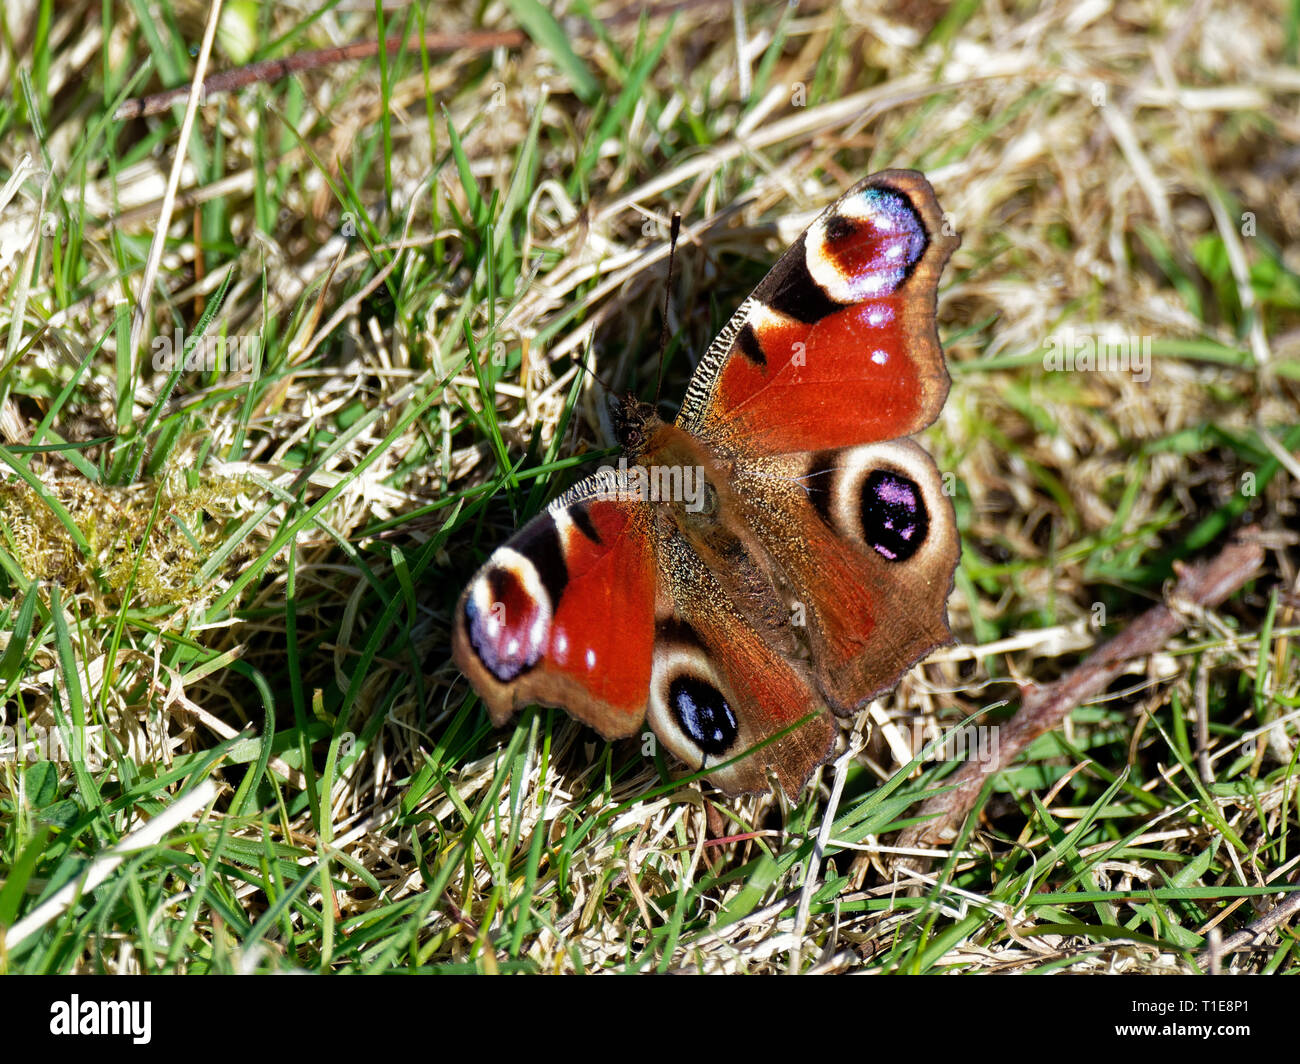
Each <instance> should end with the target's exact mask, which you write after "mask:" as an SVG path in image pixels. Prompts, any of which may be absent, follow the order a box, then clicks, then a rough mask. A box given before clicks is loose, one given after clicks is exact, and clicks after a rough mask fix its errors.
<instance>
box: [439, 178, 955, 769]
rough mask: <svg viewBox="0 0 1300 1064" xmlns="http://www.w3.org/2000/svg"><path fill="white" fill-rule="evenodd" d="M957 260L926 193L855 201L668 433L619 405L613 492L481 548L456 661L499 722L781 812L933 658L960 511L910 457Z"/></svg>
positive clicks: (599, 492) (802, 249) (831, 222)
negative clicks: (564, 727)
mask: <svg viewBox="0 0 1300 1064" xmlns="http://www.w3.org/2000/svg"><path fill="white" fill-rule="evenodd" d="M956 243H957V241H956V239H955V238H954V237H951V236H947V235H945V234H944V233H943V231H942V225H941V219H940V215H939V211H938V206H937V204H936V203H935V201H934V195H933V192H932V191H931V189H930V186H929V184H928V183H927V182H926V181H925V179H924V178H923V177H921V175H919V174H915V173H912V172H909V171H886V172H885V173H882V174H878V175H875V176H874V177H871V178H868V179H867V180H866V181H864V182H862V183H860V184H859V185H858V186H856V187H855V188H854V189H851V190H850V191H849V192H847V193H845V195H844V196H842V197H841V198H840V200H839V201H837V202H836V203H835V204H834V205H832V207H830V208H828V209H827V211H825V212H824V213H823V214H822V215H821V216H820V217H819V218H818V219H817V220H816V221H815V222H814V223H813V224H812V226H810V227H809V229H808V230H807V231H806V232H805V233H804V235H803V236H801V237H800V238H799V240H798V241H797V242H796V244H795V245H794V246H792V247H791V248H790V250H789V251H788V252H787V253H786V254H785V255H784V256H783V257H782V259H781V260H780V261H779V262H778V263H777V265H776V266H775V267H774V268H773V270H772V272H771V273H770V274H769V275H768V277H767V278H766V279H765V280H764V281H763V282H762V283H761V284H760V285H759V287H758V288H757V289H756V290H755V292H754V294H753V295H751V296H750V298H749V299H747V300H746V301H745V302H744V303H743V304H742V305H741V307H740V308H739V309H738V310H737V312H736V314H735V315H733V317H732V319H731V321H730V322H729V323H728V324H727V326H726V327H725V328H724V329H723V331H722V332H721V333H720V334H719V336H718V338H717V339H716V340H715V341H714V343H713V344H712V345H711V346H710V347H709V349H708V351H707V352H706V353H705V355H704V356H703V357H702V358H701V360H700V364H699V367H698V368H697V370H696V373H695V376H694V377H693V378H692V381H691V383H690V386H689V387H688V390H687V394H686V398H685V400H684V402H683V404H682V408H681V411H680V413H679V415H678V417H677V420H676V421H675V422H673V423H668V422H664V421H663V420H661V419H660V418H659V417H658V416H657V414H656V413H655V412H654V410H653V409H652V408H650V407H648V406H647V405H645V404H640V403H636V402H635V401H634V400H629V401H627V402H625V403H624V404H623V406H622V408H621V409H620V412H619V416H618V418H617V422H618V431H619V436H620V439H621V441H622V442H623V443H624V447H625V457H624V459H623V460H621V461H620V463H619V466H618V468H617V469H615V468H613V467H604V468H602V469H601V470H600V471H599V472H598V473H597V474H596V475H595V476H593V477H589V478H587V479H586V480H584V481H582V482H580V483H579V484H577V485H576V486H575V487H574V488H573V489H571V490H570V491H569V492H568V493H566V494H565V495H564V496H562V497H561V498H559V499H557V500H556V501H555V502H554V503H552V504H551V505H550V506H549V507H548V508H547V510H546V511H544V512H543V513H542V514H541V515H539V516H538V517H537V518H535V519H534V520H533V521H532V522H530V523H529V524H528V525H527V526H525V527H524V528H523V529H522V530H521V531H520V532H519V533H517V534H516V536H515V537H514V538H513V539H511V540H510V541H509V542H508V543H507V544H506V545H504V546H503V547H500V548H498V549H497V550H496V551H495V552H494V553H493V554H492V556H491V557H490V558H489V559H488V561H487V563H486V564H485V565H484V566H483V568H482V569H481V570H480V571H479V573H478V574H477V575H476V576H475V577H474V578H473V579H472V580H471V582H470V584H469V586H468V587H467V588H466V590H465V593H464V594H463V595H462V597H461V601H460V603H459V605H458V606H457V610H456V615H455V618H454V622H453V653H454V656H455V659H456V662H457V664H458V665H459V666H460V668H461V669H462V671H464V672H465V674H466V675H467V676H468V677H469V679H470V680H471V682H472V683H473V685H474V687H475V689H476V690H477V691H478V692H479V694H480V695H481V696H482V698H483V700H484V702H485V704H486V705H487V707H488V711H489V714H490V715H491V717H492V720H493V722H494V723H496V724H498V725H500V724H503V723H504V722H505V721H506V720H508V719H509V717H510V716H511V714H513V713H514V712H515V711H516V710H518V709H520V708H522V707H524V706H525V705H528V704H531V703H534V702H537V703H543V704H548V705H556V706H562V707H564V708H565V709H567V710H568V711H569V712H570V713H571V714H572V715H573V716H575V717H577V718H578V719H579V720H582V721H584V722H585V723H587V724H590V725H592V726H593V727H595V728H596V729H597V730H598V731H599V732H600V733H601V734H602V735H604V736H605V737H606V738H611V739H612V738H619V737H625V736H628V735H632V734H634V733H636V732H638V731H639V730H641V728H642V727H643V726H644V724H646V723H648V724H649V725H650V727H651V729H652V730H653V731H654V733H655V734H656V736H657V737H658V738H659V740H660V742H661V743H663V744H664V745H665V746H666V747H668V749H669V750H671V751H672V752H673V753H674V754H675V755H676V756H678V757H679V758H680V759H681V760H683V761H685V762H686V763H687V764H688V765H690V766H691V767H692V768H693V769H710V768H712V769H713V771H711V772H710V773H709V778H710V779H712V780H713V781H714V782H715V783H717V784H718V786H720V787H722V788H723V789H724V790H726V791H729V792H732V793H737V792H742V791H755V790H766V789H767V787H768V782H769V773H771V774H772V775H773V776H774V777H775V778H776V779H777V781H778V782H779V783H780V784H781V786H782V787H783V788H785V789H786V791H787V792H791V793H792V792H793V791H794V790H796V789H797V788H798V787H799V786H801V785H802V783H803V782H804V781H805V780H806V779H807V777H808V775H809V774H810V773H811V771H812V769H813V768H815V767H816V765H818V764H820V763H821V762H822V761H824V760H825V759H826V757H827V756H828V755H829V753H830V751H831V748H832V745H833V740H834V735H835V727H834V722H833V718H832V716H831V712H834V713H838V714H847V713H852V712H854V711H856V710H857V709H858V708H860V707H861V706H862V705H863V704H865V703H866V702H867V701H868V700H870V699H871V698H872V697H874V696H875V695H877V694H878V693H880V692H881V691H882V690H885V689H887V688H889V687H892V686H893V685H894V684H895V683H896V682H897V679H898V677H899V675H900V674H901V673H902V671H903V670H905V669H906V668H908V667H909V666H911V665H912V664H913V663H914V662H915V661H917V660H919V659H920V658H921V657H922V656H924V655H925V654H926V653H928V652H929V651H930V650H931V649H933V648H934V647H935V646H937V645H938V644H940V643H942V642H946V641H947V640H948V638H949V635H948V628H947V615H946V600H947V596H948V593H949V591H950V589H951V585H952V575H953V570H954V568H955V565H956V561H957V556H958V549H959V548H958V541H957V534H956V528H955V523H954V521H953V516H952V507H951V505H950V503H949V502H948V500H947V498H946V497H945V496H944V494H943V491H942V483H941V479H940V476H939V472H938V470H937V469H936V468H935V466H934V463H933V461H932V460H931V459H930V457H929V455H927V454H926V452H925V451H924V450H922V449H921V448H920V447H919V446H918V445H917V444H915V443H914V442H912V441H911V440H909V439H906V438H905V437H907V436H909V435H910V434H912V433H914V432H916V431H918V430H919V429H921V428H923V427H924V426H925V425H927V424H929V423H930V422H931V421H933V420H934V418H935V416H936V415H937V413H938V411H939V409H940V407H941V406H942V404H943V401H944V397H945V396H946V393H947V387H948V377H947V372H946V370H945V368H944V365H943V357H942V351H941V350H940V348H939V344H938V339H937V336H936V333H935V326H934V305H935V287H936V284H937V280H938V276H939V272H940V270H941V269H942V266H943V263H944V261H945V260H946V259H947V257H948V255H949V254H950V253H951V250H952V248H953V247H954V246H955V245H956ZM828 710H829V712H828ZM747 752H748V753H747ZM738 755H745V756H743V757H740V759H739V760H737V761H735V763H732V764H725V765H724V763H726V762H728V761H731V760H732V759H736V758H737V757H738ZM715 766H716V767H715Z"/></svg>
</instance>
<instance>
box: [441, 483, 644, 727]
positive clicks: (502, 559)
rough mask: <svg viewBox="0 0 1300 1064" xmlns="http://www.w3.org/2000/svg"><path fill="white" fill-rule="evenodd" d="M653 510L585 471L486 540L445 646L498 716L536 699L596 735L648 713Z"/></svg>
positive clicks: (499, 719)
mask: <svg viewBox="0 0 1300 1064" xmlns="http://www.w3.org/2000/svg"><path fill="white" fill-rule="evenodd" d="M649 531H650V512H649V510H648V508H647V507H646V506H645V504H643V503H640V502H636V501H625V500H614V499H610V498H602V497H600V495H599V487H598V483H597V481H596V480H595V479H594V478H592V479H588V480H585V481H583V482H582V483H581V484H579V485H578V486H577V487H576V488H574V489H573V491H571V492H570V493H569V494H568V495H565V496H563V497H562V498H560V499H558V500H556V501H555V502H554V503H552V504H551V506H550V507H548V509H547V510H546V511H545V512H544V513H542V514H540V515H539V516H538V517H536V518H534V519H533V520H532V521H531V522H529V523H528V524H527V525H526V526H525V527H524V528H523V529H521V530H520V531H519V532H518V533H517V534H516V535H515V536H514V537H513V538H512V539H511V540H510V541H509V542H508V543H506V544H505V545H504V546H502V547H499V548H498V549H497V550H495V551H494V552H493V553H492V555H491V557H490V558H488V560H487V563H486V564H485V565H484V566H483V568H482V569H480V570H479V571H478V573H477V574H476V575H475V576H474V578H473V580H471V581H470V583H469V586H468V587H466V589H465V591H464V593H463V594H462V595H461V599H460V602H459V604H458V605H457V607H456V615H455V618H454V621H453V625H452V652H453V656H454V658H455V661H456V664H457V665H458V666H459V667H460V670H461V671H462V672H463V673H464V674H465V675H466V676H467V677H469V679H470V681H471V682H472V683H473V684H474V688H475V690H477V691H478V692H479V694H480V695H481V696H482V698H483V701H484V703H485V704H486V705H487V707H488V712H489V714H490V715H491V717H492V722H493V723H494V724H496V725H497V726H500V725H502V724H504V723H505V722H506V720H507V719H509V717H510V715H511V714H512V713H514V712H515V711H516V710H518V709H522V708H523V707H524V706H527V705H529V704H531V703H533V702H540V703H542V704H544V705H550V706H560V707H562V708H564V709H566V710H568V712H569V713H571V714H572V715H573V716H574V717H576V718H578V719H579V720H581V721H583V722H584V723H586V724H590V725H591V726H592V727H594V728H595V729H596V730H597V731H599V732H600V733H601V734H602V735H603V736H605V738H607V739H614V738H622V737H624V736H627V735H631V734H633V733H634V732H635V731H636V730H637V729H638V728H639V727H640V726H641V723H642V721H643V720H644V718H645V706H646V698H647V692H648V691H649V688H650V670H651V661H652V653H653V648H654V604H655V592H656V583H657V578H656V572H655V549H654V544H653V541H652V540H651V538H650V535H649Z"/></svg>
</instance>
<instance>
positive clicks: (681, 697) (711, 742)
mask: <svg viewBox="0 0 1300 1064" xmlns="http://www.w3.org/2000/svg"><path fill="white" fill-rule="evenodd" d="M668 706H669V708H670V709H671V710H672V714H673V716H674V717H675V718H676V719H677V724H678V727H680V728H681V729H682V732H683V733H684V734H685V735H686V737H687V738H688V739H690V740H691V742H693V743H694V744H695V745H696V746H697V747H699V748H700V749H701V750H702V751H703V752H704V753H705V754H711V755H713V756H714V757H720V756H721V755H723V754H725V753H726V752H727V750H729V749H730V748H731V745H732V743H734V742H735V741H736V736H737V734H739V731H740V725H739V724H738V723H737V721H736V714H735V713H734V712H733V711H732V709H731V707H730V706H729V705H727V700H726V699H725V698H723V697H722V692H721V691H719V690H718V689H717V688H716V687H714V686H713V685H712V684H711V683H706V682H705V681H704V680H701V679H699V678H698V677H695V676H690V675H686V674H679V675H677V676H674V677H673V679H672V682H671V683H670V684H669V685H668Z"/></svg>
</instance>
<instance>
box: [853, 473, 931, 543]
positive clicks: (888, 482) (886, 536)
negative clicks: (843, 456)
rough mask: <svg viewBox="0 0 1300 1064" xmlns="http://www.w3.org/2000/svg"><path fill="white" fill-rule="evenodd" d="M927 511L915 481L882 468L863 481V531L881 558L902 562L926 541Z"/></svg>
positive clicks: (928, 523)
mask: <svg viewBox="0 0 1300 1064" xmlns="http://www.w3.org/2000/svg"><path fill="white" fill-rule="evenodd" d="M929 530H930V515H929V513H927V512H926V509H925V500H924V499H923V498H922V496H921V489H920V487H919V486H918V485H917V483H916V481H914V480H912V479H910V478H908V477H905V476H903V475H902V474H901V473H894V472H890V471H888V470H884V469H876V470H873V471H872V473H871V474H870V475H869V476H868V477H867V479H866V481H865V483H864V484H863V485H862V535H863V538H865V539H866V541H867V543H869V544H870V545H871V546H872V548H873V549H874V550H875V551H876V553H877V554H879V555H880V556H881V557H882V558H887V559H888V560H889V561H891V562H905V561H907V560H908V559H909V558H910V557H912V555H914V554H915V553H916V552H917V551H918V550H920V549H921V546H922V544H924V543H925V537H926V533H927V532H929Z"/></svg>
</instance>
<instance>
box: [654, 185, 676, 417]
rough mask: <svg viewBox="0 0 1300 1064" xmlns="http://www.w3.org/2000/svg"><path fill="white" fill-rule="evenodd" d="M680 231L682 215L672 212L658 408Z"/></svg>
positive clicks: (656, 398)
mask: <svg viewBox="0 0 1300 1064" xmlns="http://www.w3.org/2000/svg"><path fill="white" fill-rule="evenodd" d="M681 231H682V215H681V212H680V211H673V222H672V230H671V232H670V233H669V234H668V279H667V280H666V281H665V282H664V325H663V329H662V330H661V332H660V333H659V379H658V380H657V381H655V407H656V409H657V408H658V406H659V391H660V389H661V388H663V386H664V356H665V355H666V354H667V353H668V301H669V300H670V299H672V295H673V258H674V256H675V255H676V254H677V238H678V236H680V235H681Z"/></svg>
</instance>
